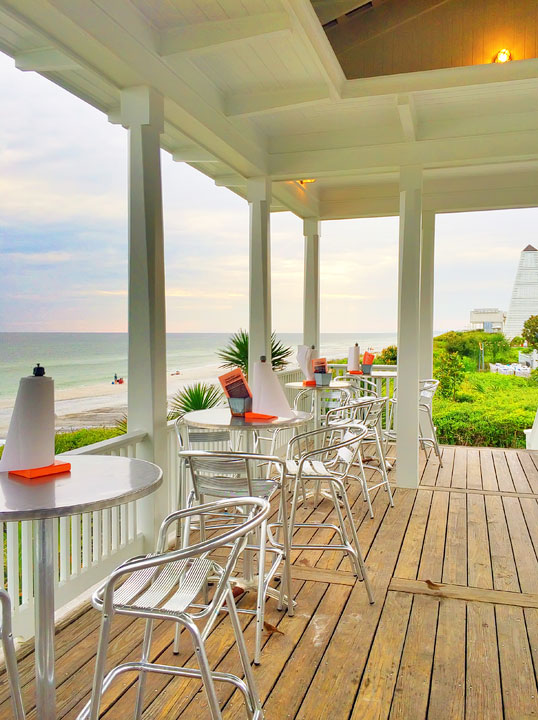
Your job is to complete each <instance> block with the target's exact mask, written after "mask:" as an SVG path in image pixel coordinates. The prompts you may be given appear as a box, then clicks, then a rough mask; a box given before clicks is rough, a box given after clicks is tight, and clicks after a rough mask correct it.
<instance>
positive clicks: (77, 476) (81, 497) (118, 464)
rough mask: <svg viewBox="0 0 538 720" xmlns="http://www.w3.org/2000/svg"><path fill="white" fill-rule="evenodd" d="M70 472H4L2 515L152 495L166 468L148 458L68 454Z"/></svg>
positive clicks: (47, 512) (27, 515)
mask: <svg viewBox="0 0 538 720" xmlns="http://www.w3.org/2000/svg"><path fill="white" fill-rule="evenodd" d="M65 459H66V460H68V461H69V462H70V463H71V472H67V473H60V474H58V475H49V476H48V477H42V478H36V479H33V480H29V479H27V478H23V477H18V476H16V475H10V474H9V473H7V472H2V473H0V521H4V522H11V521H14V520H43V519H46V518H55V517H63V516H66V515H76V514H77V513H83V512H93V511H94V510H101V509H102V508H109V507H113V506H115V505H121V504H122V503H125V502H130V501H131V500H138V498H141V497H144V496H145V495H149V494H150V493H152V492H153V491H154V490H156V489H157V488H158V487H159V485H160V484H161V482H162V470H161V469H160V468H159V467H157V465H154V464H153V463H150V462H147V461H146V460H138V459H136V458H125V457H104V456H99V455H73V456H65Z"/></svg>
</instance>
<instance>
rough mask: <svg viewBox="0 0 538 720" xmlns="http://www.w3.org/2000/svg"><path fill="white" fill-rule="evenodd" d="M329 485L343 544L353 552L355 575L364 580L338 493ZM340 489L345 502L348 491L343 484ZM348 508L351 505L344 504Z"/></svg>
mask: <svg viewBox="0 0 538 720" xmlns="http://www.w3.org/2000/svg"><path fill="white" fill-rule="evenodd" d="M329 485H330V488H331V493H332V496H333V502H334V506H335V509H336V514H337V516H338V525H339V526H340V534H341V536H342V542H343V544H344V545H347V546H348V547H349V548H350V549H351V552H349V551H348V553H349V556H350V558H351V565H352V566H354V569H355V575H356V576H357V577H358V578H359V580H362V579H363V577H362V571H361V566H360V564H359V561H358V558H357V557H356V552H355V549H354V548H353V546H352V545H351V542H350V541H349V538H348V535H347V529H346V524H345V521H344V516H343V514H342V509H341V508H340V503H339V502H338V493H337V492H336V487H335V483H334V482H332V481H329ZM339 489H340V491H341V493H342V496H343V497H342V500H343V498H344V497H345V498H346V499H347V494H346V489H345V487H344V484H343V483H342V486H341V487H340V488H339ZM347 507H349V504H347V506H346V503H344V508H345V509H346V508H347ZM346 512H347V509H346ZM348 519H351V524H352V525H353V519H352V518H350V516H349V515H348Z"/></svg>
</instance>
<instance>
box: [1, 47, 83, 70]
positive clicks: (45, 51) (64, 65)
mask: <svg viewBox="0 0 538 720" xmlns="http://www.w3.org/2000/svg"><path fill="white" fill-rule="evenodd" d="M14 60H15V67H16V68H18V69H19V70H28V71H35V72H54V71H58V70H75V69H76V68H77V67H79V65H78V63H77V62H75V60H73V59H72V58H70V57H69V56H68V55H66V54H65V53H63V52H62V51H61V50H58V49H57V48H54V47H45V48H36V49H35V50H27V51H26V52H22V53H17V54H16V55H15V57H14Z"/></svg>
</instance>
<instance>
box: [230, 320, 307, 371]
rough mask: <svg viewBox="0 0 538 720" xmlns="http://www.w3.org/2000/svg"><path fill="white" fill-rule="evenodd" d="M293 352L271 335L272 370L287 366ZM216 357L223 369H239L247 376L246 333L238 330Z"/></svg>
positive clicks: (273, 334) (274, 335)
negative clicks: (220, 361)
mask: <svg viewBox="0 0 538 720" xmlns="http://www.w3.org/2000/svg"><path fill="white" fill-rule="evenodd" d="M292 352H293V350H292V349H291V348H290V347H287V346H286V345H284V343H282V342H281V341H280V340H277V337H276V334H275V333H274V332H273V333H272V334H271V365H272V366H273V370H283V369H284V368H285V367H286V365H287V364H288V358H289V356H290V355H291V354H292ZM217 355H218V356H219V358H220V359H221V360H223V361H224V362H223V363H222V365H221V367H224V368H232V367H233V368H235V367H238V368H240V369H241V370H242V371H243V372H244V373H245V376H247V375H248V332H247V331H246V330H239V332H236V333H234V334H233V335H232V336H231V338H230V340H229V341H228V345H227V346H226V347H225V348H223V349H222V350H219V351H218V352H217Z"/></svg>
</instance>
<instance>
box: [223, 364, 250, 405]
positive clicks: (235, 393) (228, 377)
mask: <svg viewBox="0 0 538 720" xmlns="http://www.w3.org/2000/svg"><path fill="white" fill-rule="evenodd" d="M219 381H220V384H221V385H222V389H223V390H224V394H225V395H226V397H227V398H228V405H229V406H230V412H231V413H232V415H233V416H234V417H244V415H245V413H247V412H250V411H251V410H252V392H251V391H250V388H249V386H248V383H247V379H246V377H245V376H244V374H243V371H242V370H240V369H239V368H236V369H235V370H232V371H231V372H229V373H225V374H224V375H221V376H220V377H219Z"/></svg>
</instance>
